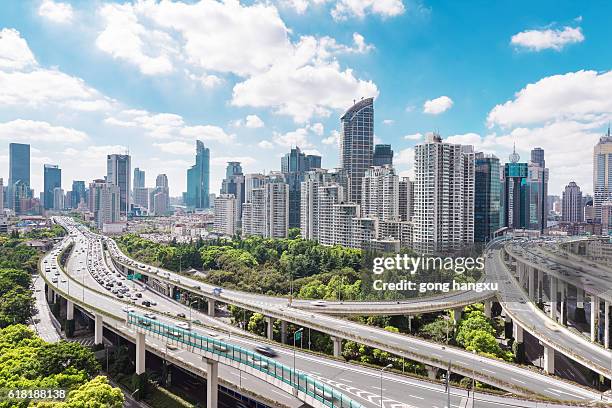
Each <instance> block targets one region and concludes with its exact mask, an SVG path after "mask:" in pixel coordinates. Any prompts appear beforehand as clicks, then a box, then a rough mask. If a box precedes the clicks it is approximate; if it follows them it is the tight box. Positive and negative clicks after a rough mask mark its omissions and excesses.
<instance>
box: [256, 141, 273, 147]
mask: <svg viewBox="0 0 612 408" xmlns="http://www.w3.org/2000/svg"><path fill="white" fill-rule="evenodd" d="M257 146H259V147H261V148H262V149H272V148H273V147H274V144H273V143H272V142H269V141H267V140H262V141H261V142H259V143H257Z"/></svg>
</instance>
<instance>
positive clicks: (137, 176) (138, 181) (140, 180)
mask: <svg viewBox="0 0 612 408" xmlns="http://www.w3.org/2000/svg"><path fill="white" fill-rule="evenodd" d="M144 186H145V172H144V170H140V169H139V168H138V167H136V168H135V169H134V186H133V187H132V188H143V187H144Z"/></svg>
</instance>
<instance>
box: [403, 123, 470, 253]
mask: <svg viewBox="0 0 612 408" xmlns="http://www.w3.org/2000/svg"><path fill="white" fill-rule="evenodd" d="M413 221H414V226H413V235H414V237H413V241H414V244H415V247H416V248H418V249H421V250H424V251H432V250H435V249H438V248H439V249H444V248H449V247H458V246H462V245H465V244H469V243H472V242H474V151H473V148H472V146H466V145H459V144H453V143H445V142H442V139H441V137H440V135H438V134H433V135H428V136H427V138H426V139H425V142H424V143H421V144H418V145H417V146H416V147H415V182H414V217H413Z"/></svg>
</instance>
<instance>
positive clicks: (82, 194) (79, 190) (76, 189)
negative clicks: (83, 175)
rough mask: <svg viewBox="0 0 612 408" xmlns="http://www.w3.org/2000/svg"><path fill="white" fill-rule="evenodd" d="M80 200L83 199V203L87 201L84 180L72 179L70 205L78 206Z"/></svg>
mask: <svg viewBox="0 0 612 408" xmlns="http://www.w3.org/2000/svg"><path fill="white" fill-rule="evenodd" d="M81 201H83V202H84V203H87V195H86V191H85V182H84V181H81V180H73V181H72V199H71V207H72V208H78V207H79V204H80V203H81Z"/></svg>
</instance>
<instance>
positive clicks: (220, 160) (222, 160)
mask: <svg viewBox="0 0 612 408" xmlns="http://www.w3.org/2000/svg"><path fill="white" fill-rule="evenodd" d="M231 161H237V162H240V164H241V165H242V168H243V170H244V168H245V166H252V165H254V164H256V163H257V162H258V161H257V159H255V158H253V157H251V156H221V157H212V158H211V159H210V164H211V165H213V166H220V167H221V166H222V167H225V166H226V165H227V162H231Z"/></svg>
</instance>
